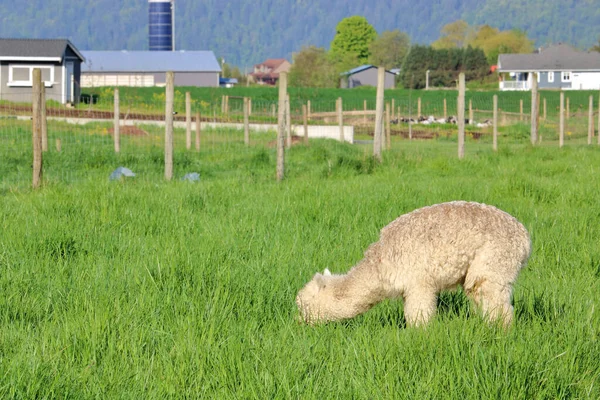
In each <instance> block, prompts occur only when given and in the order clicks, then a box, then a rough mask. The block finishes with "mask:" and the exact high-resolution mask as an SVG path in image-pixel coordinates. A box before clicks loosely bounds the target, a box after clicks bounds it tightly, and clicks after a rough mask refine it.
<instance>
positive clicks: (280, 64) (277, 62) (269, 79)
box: [249, 58, 292, 85]
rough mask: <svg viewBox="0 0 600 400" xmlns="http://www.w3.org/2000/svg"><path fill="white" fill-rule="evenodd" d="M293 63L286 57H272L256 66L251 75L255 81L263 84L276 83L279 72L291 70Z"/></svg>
mask: <svg viewBox="0 0 600 400" xmlns="http://www.w3.org/2000/svg"><path fill="white" fill-rule="evenodd" d="M291 66H292V64H290V62H289V61H288V60H286V59H285V58H270V59H267V60H266V61H265V62H263V63H261V64H256V65H255V66H254V72H252V73H251V74H249V75H250V77H251V78H252V79H253V80H254V82H256V83H258V84H261V85H275V84H277V81H278V80H279V74H280V73H282V72H289V71H290V67H291Z"/></svg>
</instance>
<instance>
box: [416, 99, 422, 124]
mask: <svg viewBox="0 0 600 400" xmlns="http://www.w3.org/2000/svg"><path fill="white" fill-rule="evenodd" d="M419 118H421V98H420V97H419V98H418V99H417V119H419Z"/></svg>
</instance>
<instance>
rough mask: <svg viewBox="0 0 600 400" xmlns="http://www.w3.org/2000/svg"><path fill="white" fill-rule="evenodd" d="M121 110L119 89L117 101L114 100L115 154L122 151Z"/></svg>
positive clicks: (116, 91) (116, 96) (117, 89)
mask: <svg viewBox="0 0 600 400" xmlns="http://www.w3.org/2000/svg"><path fill="white" fill-rule="evenodd" d="M120 112H121V111H120V109H119V88H115V100H114V113H113V114H114V115H113V116H114V122H113V140H114V143H115V153H119V152H120V151H121V135H120V132H119V130H120V125H121V122H120Z"/></svg>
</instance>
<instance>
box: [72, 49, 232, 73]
mask: <svg viewBox="0 0 600 400" xmlns="http://www.w3.org/2000/svg"><path fill="white" fill-rule="evenodd" d="M83 55H84V56H85V58H86V62H85V63H84V64H81V72H165V71H173V72H221V67H220V66H219V63H218V62H217V58H216V57H215V54H214V53H213V52H212V51H206V50H203V51H187V50H180V51H125V50H123V51H84V52H83Z"/></svg>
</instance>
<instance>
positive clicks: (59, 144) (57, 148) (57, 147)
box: [56, 138, 62, 153]
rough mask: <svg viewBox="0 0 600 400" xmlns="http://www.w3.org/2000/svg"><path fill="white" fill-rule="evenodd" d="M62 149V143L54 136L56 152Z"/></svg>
mask: <svg viewBox="0 0 600 400" xmlns="http://www.w3.org/2000/svg"><path fill="white" fill-rule="evenodd" d="M61 150H62V144H61V142H60V138H56V152H57V153H60V152H61Z"/></svg>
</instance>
